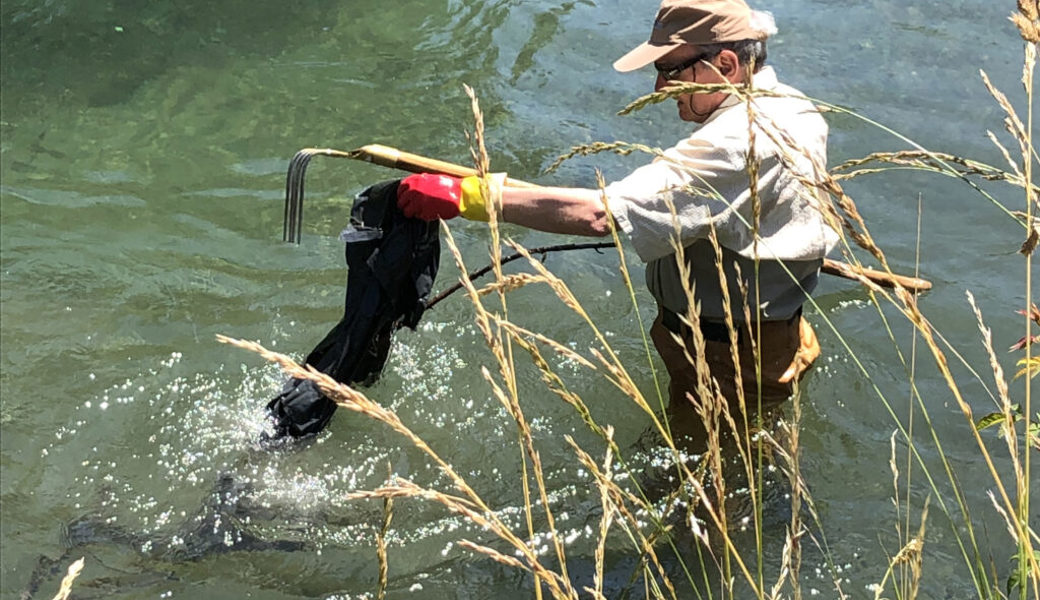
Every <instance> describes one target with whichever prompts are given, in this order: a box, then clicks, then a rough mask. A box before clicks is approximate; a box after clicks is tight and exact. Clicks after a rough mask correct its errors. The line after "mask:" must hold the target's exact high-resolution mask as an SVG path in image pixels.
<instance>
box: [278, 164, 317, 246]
mask: <svg viewBox="0 0 1040 600" xmlns="http://www.w3.org/2000/svg"><path fill="white" fill-rule="evenodd" d="M313 155H314V153H313V151H312V149H310V148H305V149H303V150H300V151H299V152H297V153H296V155H295V156H293V158H292V160H291V161H289V172H288V173H287V174H286V178H285V215H284V219H283V222H282V241H285V242H295V243H297V244H298V243H300V238H301V234H302V225H303V176H304V173H305V172H306V170H307V164H308V163H309V162H310V160H311V157H312V156H313Z"/></svg>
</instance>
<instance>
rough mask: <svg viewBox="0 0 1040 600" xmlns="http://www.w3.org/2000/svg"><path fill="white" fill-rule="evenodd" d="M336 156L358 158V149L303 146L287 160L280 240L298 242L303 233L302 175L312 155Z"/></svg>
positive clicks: (360, 153) (359, 155) (359, 154)
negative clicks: (347, 149) (283, 213)
mask: <svg viewBox="0 0 1040 600" xmlns="http://www.w3.org/2000/svg"><path fill="white" fill-rule="evenodd" d="M318 155H321V156H335V157H338V158H360V157H361V155H362V152H361V151H360V150H352V151H349V152H344V151H342V150H333V149H332V148H304V149H303V150H300V151H299V152H297V153H296V155H295V156H293V157H292V160H290V161H289V172H288V173H287V174H286V176H285V215H284V216H283V219H282V241H283V242H290V243H296V244H299V243H300V237H301V235H302V233H303V176H304V174H305V173H306V172H307V165H308V164H309V163H310V162H311V158H312V157H314V156H318Z"/></svg>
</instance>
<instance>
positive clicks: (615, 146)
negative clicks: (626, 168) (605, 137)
mask: <svg viewBox="0 0 1040 600" xmlns="http://www.w3.org/2000/svg"><path fill="white" fill-rule="evenodd" d="M601 152H613V153H614V154H617V155H618V156H628V155H629V154H632V153H633V152H645V153H646V154H650V155H653V156H662V155H663V154H664V152H662V151H661V149H660V148H653V147H651V146H646V145H643V144H633V143H630V142H620V141H616V142H593V143H591V144H582V145H580V146H573V147H571V149H570V150H569V151H568V152H566V153H565V154H561V155H560V156H558V157H556V160H554V161H553V162H552V164H550V165H549V166H548V167H546V168H545V171H543V172H544V173H546V174H548V173H552V172H554V171H556V169H558V168H560V165H562V164H563V163H564V162H566V161H568V160H570V159H572V158H574V157H575V156H591V155H593V154H600V153H601Z"/></svg>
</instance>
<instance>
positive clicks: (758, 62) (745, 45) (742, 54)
mask: <svg viewBox="0 0 1040 600" xmlns="http://www.w3.org/2000/svg"><path fill="white" fill-rule="evenodd" d="M700 48H701V50H702V51H703V52H704V53H705V54H707V56H706V57H705V58H706V59H710V58H714V57H716V56H718V54H719V53H720V52H722V51H723V50H731V51H733V52H734V53H735V54H736V55H737V58H738V59H739V60H740V64H742V65H750V64H752V63H754V64H755V71H758V70H759V69H761V68H762V66H763V65H765V64H766V42H765V40H740V41H738V42H721V43H718V44H705V45H703V46H700Z"/></svg>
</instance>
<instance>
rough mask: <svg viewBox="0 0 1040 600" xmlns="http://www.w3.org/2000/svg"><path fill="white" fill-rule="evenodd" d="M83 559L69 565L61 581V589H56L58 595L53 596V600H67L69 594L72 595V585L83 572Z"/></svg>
mask: <svg viewBox="0 0 1040 600" xmlns="http://www.w3.org/2000/svg"><path fill="white" fill-rule="evenodd" d="M83 564H84V560H83V558H80V559H79V560H77V561H76V562H74V563H72V564H71V565H69V570H68V573H66V574H65V577H64V578H62V580H61V587H60V588H58V593H57V594H55V595H54V600H68V598H69V594H71V593H72V583H73V582H74V581H76V578H77V577H79V574H80V572H81V571H83Z"/></svg>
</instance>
